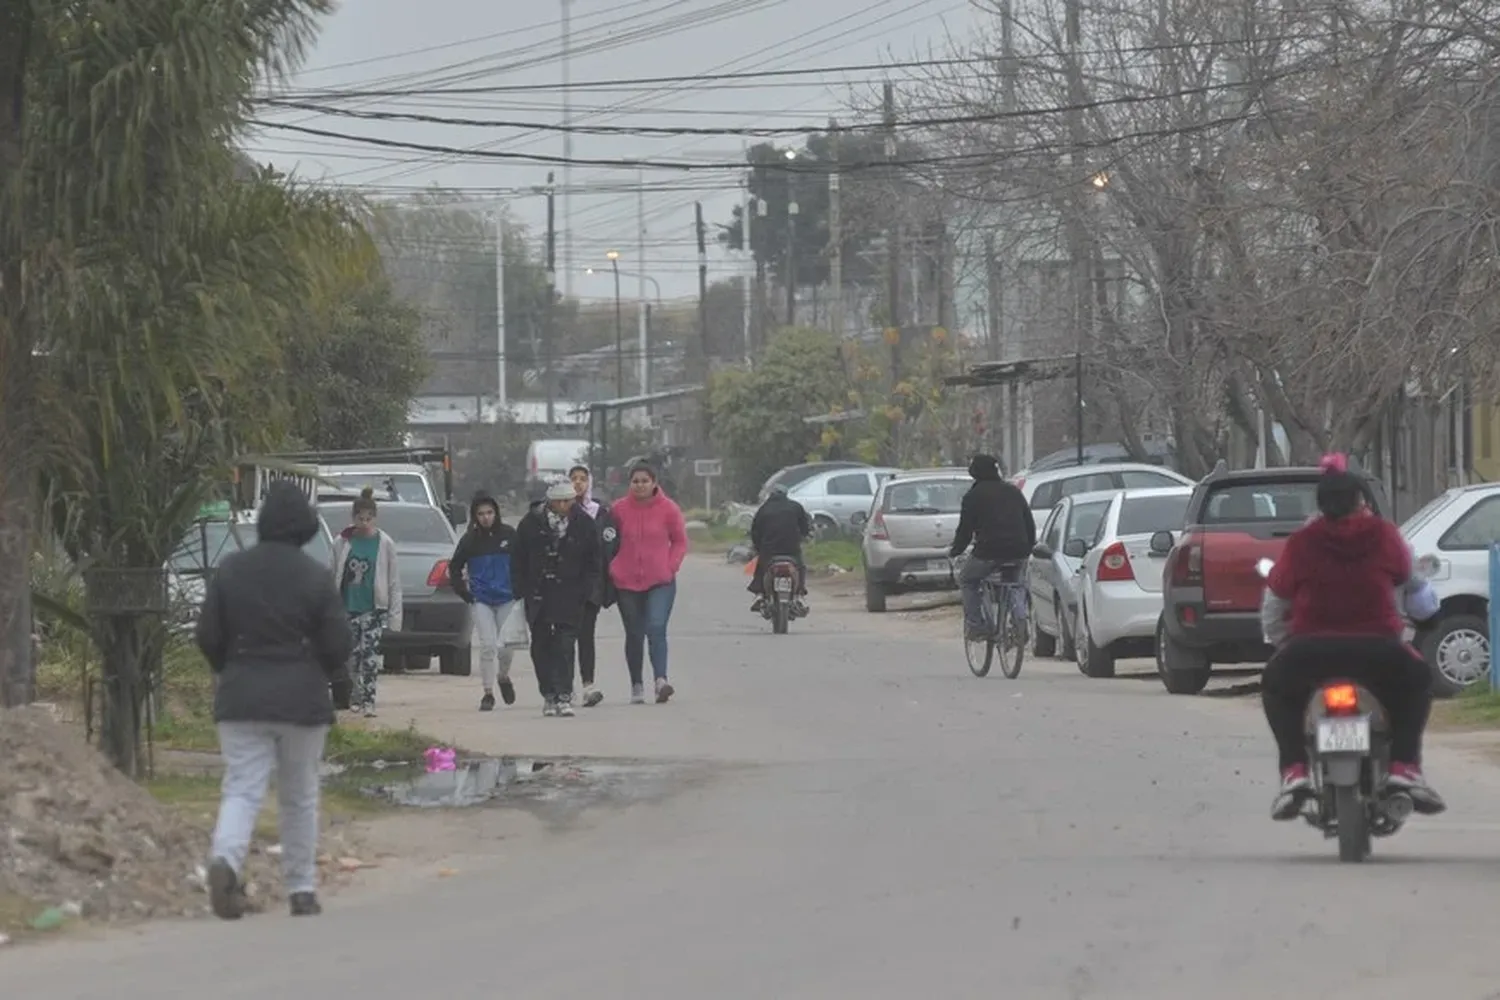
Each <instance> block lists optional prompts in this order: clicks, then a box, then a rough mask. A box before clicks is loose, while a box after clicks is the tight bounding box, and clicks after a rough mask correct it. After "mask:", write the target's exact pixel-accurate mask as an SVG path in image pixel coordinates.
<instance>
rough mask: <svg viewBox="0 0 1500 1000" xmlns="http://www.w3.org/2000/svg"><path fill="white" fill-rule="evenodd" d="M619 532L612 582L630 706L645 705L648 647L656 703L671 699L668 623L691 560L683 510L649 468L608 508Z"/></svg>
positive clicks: (634, 475) (633, 476)
mask: <svg viewBox="0 0 1500 1000" xmlns="http://www.w3.org/2000/svg"><path fill="white" fill-rule="evenodd" d="M610 514H611V516H612V517H613V518H614V527H615V529H616V530H617V531H618V532H619V539H618V542H617V545H618V549H617V550H616V552H615V557H614V558H613V559H612V560H610V563H609V576H610V579H611V580H612V581H614V585H615V589H616V590H617V591H619V602H620V620H621V621H622V622H624V624H625V665H626V666H627V667H629V668H630V701H631V703H632V704H635V705H642V704H645V701H646V687H645V684H644V683H643V677H642V667H643V666H644V663H643V661H644V659H645V653H646V646H647V643H648V642H649V644H650V647H651V672H652V673H653V674H654V675H655V676H656V703H657V704H658V705H660V704H662V703H664V702H665V701H666V700H667V699H668V698H670V697H672V694H673V690H672V685H671V684H669V683H667V620H668V619H669V618H671V617H672V605H673V603H675V602H676V600H677V571H678V570H680V569H682V560H683V559H685V558H686V557H687V550H688V542H687V526H686V525H685V524H684V523H683V520H682V510H681V508H679V507H678V506H677V505H676V504H675V503H673V502H672V499H671V498H670V497H668V496H667V495H666V494H665V493H663V492H662V491H661V486H659V485H658V484H657V481H656V472H655V470H653V469H652V468H651V467H650V466H649V465H637V466H636V467H635V468H633V469H631V470H630V495H629V496H627V497H625V499H623V500H621V501H619V502H618V503H616V504H615V505H614V507H612V508H610Z"/></svg>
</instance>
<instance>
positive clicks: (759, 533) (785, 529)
mask: <svg viewBox="0 0 1500 1000" xmlns="http://www.w3.org/2000/svg"><path fill="white" fill-rule="evenodd" d="M812 527H813V526H812V518H810V517H808V516H807V508H806V507H803V506H802V505H801V504H800V503H798V502H797V501H795V500H793V499H792V498H791V497H789V496H787V492H786V487H785V486H783V485H782V484H781V483H776V484H775V485H773V486H772V487H771V495H770V496H768V497H766V502H765V503H763V504H761V505H760V509H759V510H757V511H756V512H755V518H754V519H753V520H752V521H751V522H750V546H751V547H752V548H753V549H755V559H756V571H755V572H754V573H751V574H750V585H749V586H748V587H747V588H746V589H747V590H749V591H750V593H752V594H755V595H756V598H755V603H754V604H752V605H751V606H750V610H751V611H759V610H760V609H761V608H762V607H763V606H764V605H765V603H766V597H765V572H764V571H765V568H766V567H767V566H769V565H770V564H771V560H772V559H775V558H776V557H777V556H789V557H791V558H792V559H795V560H797V594H798V599H799V601H800V599H801V597H802V596H804V595H806V594H807V564H806V563H804V562H803V561H802V539H804V538H807V537H808V536H809V535H811V534H812Z"/></svg>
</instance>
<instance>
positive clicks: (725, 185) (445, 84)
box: [249, 0, 978, 298]
mask: <svg viewBox="0 0 1500 1000" xmlns="http://www.w3.org/2000/svg"><path fill="white" fill-rule="evenodd" d="M562 2H563V0H536V2H534V3H520V2H518V0H503V2H496V0H426V2H413V0H344V3H343V6H342V8H341V9H340V10H339V11H338V12H337V13H336V14H335V15H333V16H332V17H331V18H329V19H327V21H326V22H325V24H324V25H323V30H322V34H321V36H320V38H319V40H318V44H317V48H316V49H315V51H313V53H312V54H311V56H310V58H309V60H308V62H307V64H306V66H305V67H304V68H303V70H302V71H301V72H299V73H298V75H297V76H296V77H295V79H294V80H292V81H291V83H290V85H289V87H288V88H287V89H289V90H291V91H293V92H296V97H297V99H299V100H306V101H307V102H309V103H315V104H319V105H323V106H336V107H339V108H343V109H353V110H356V111H358V112H360V113H363V114H368V113H377V114H379V113H391V112H395V113H400V114H418V115H433V116H440V117H446V118H466V119H477V120H481V121H484V122H486V123H491V122H495V121H504V122H512V123H538V124H550V125H557V124H560V123H561V122H562V120H563V96H562V91H561V89H560V88H559V87H558V84H560V82H561V80H562V78H563V60H562V58H561V52H562V44H561V24H560V21H561V16H562ZM570 10H571V22H572V28H571V36H572V50H573V55H572V58H571V60H570V61H569V70H568V72H569V74H570V78H571V79H572V80H573V82H574V86H573V88H572V89H571V90H570V91H569V94H570V98H571V103H572V111H573V121H574V123H575V125H579V126H584V125H591V126H608V127H616V128H617V127H620V126H626V127H629V126H635V127H653V128H655V127H668V128H676V127H683V126H686V127H692V128H708V129H716V128H754V127H771V128H777V127H787V128H790V127H798V126H820V125H822V124H824V123H826V121H827V119H828V117H829V116H830V115H838V114H843V115H845V116H847V110H846V109H847V107H848V102H849V94H850V91H851V89H856V90H860V91H868V90H869V89H870V88H872V87H876V86H878V82H879V79H880V74H879V73H877V72H871V71H868V70H858V71H852V72H838V73H830V74H828V75H824V76H800V77H797V76H793V77H782V78H778V79H769V80H766V79H761V80H744V79H740V80H718V81H715V80H700V81H695V82H691V83H673V84H641V83H628V82H620V83H610V84H608V85H601V82H602V81H631V80H639V79H641V78H651V77H665V76H675V77H698V76H705V75H712V74H716V73H717V74H723V73H743V72H747V71H763V70H788V69H804V68H819V67H836V66H855V65H862V64H869V63H879V62H889V61H891V60H893V59H898V60H899V59H909V58H912V57H919V58H920V57H921V56H923V55H925V54H926V53H927V51H928V49H929V47H944V46H946V44H947V43H946V41H945V38H946V37H947V36H949V35H952V36H957V37H960V38H961V37H962V36H964V35H966V34H967V32H968V30H969V25H970V18H971V10H970V5H969V3H968V0H571V3H570ZM972 16H978V15H972ZM585 84H589V85H591V86H583V85H585ZM439 88H442V89H453V88H470V89H476V88H477V89H485V88H490V89H489V90H488V92H482V93H468V94H463V95H457V94H444V95H433V94H431V93H426V94H406V95H401V96H366V97H361V98H358V99H354V98H352V97H351V96H348V95H347V93H339V92H347V91H359V90H375V89H380V90H385V91H391V90H398V91H400V90H404V91H414V90H426V91H429V92H430V91H431V90H433V89H439ZM498 88H510V89H498ZM516 88H524V89H516ZM319 90H324V91H332V92H334V93H332V94H328V95H317V96H312V95H309V94H308V93H306V92H309V91H319ZM265 117H266V118H267V120H270V121H276V122H283V123H295V124H298V125H301V126H304V127H307V128H313V129H320V130H325V131H331V132H339V133H344V134H347V135H355V136H365V137H375V138H380V139H385V140H394V141H397V142H403V143H417V144H422V145H434V146H444V147H455V148H457V149H461V150H474V151H479V152H480V153H481V154H482V153H483V152H486V151H488V152H491V153H504V154H515V153H526V154H536V155H542V156H562V155H563V152H564V136H563V135H562V134H561V133H559V132H556V131H550V132H546V131H544V132H537V131H527V130H525V129H524V128H517V127H497V126H494V125H492V124H486V125H484V126H483V127H471V126H459V125H452V124H438V123H428V122H411V121H392V120H371V119H356V118H350V117H346V116H344V115H330V114H327V113H319V112H312V111H307V110H297V111H289V110H284V111H280V112H278V113H275V114H267V115H266V116H265ZM756 141H758V140H755V139H742V138H740V137H738V136H712V135H710V136H651V137H642V136H635V135H618V134H616V135H574V137H573V139H572V156H573V157H574V158H577V159H594V160H610V161H618V160H622V159H650V160H655V161H669V162H684V161H692V162H695V163H703V164H717V165H721V169H714V170H703V171H692V172H689V171H683V170H668V169H647V170H644V171H642V172H640V173H639V174H638V171H637V170H636V169H635V168H633V167H632V168H628V169H620V168H618V167H609V166H604V165H575V166H574V167H573V168H572V184H573V186H574V188H575V190H576V191H577V193H575V194H574V195H573V197H572V206H571V222H572V225H571V229H572V233H573V248H572V257H573V266H572V268H571V285H572V293H573V294H574V295H577V296H579V297H584V298H607V297H609V296H610V295H612V294H613V286H612V284H611V283H610V279H609V278H608V277H606V276H605V275H604V274H596V275H592V276H590V275H587V274H585V273H584V270H585V268H587V267H588V266H590V265H598V266H601V267H603V268H605V269H606V270H607V268H608V264H607V262H606V260H605V253H606V251H607V250H609V249H612V248H617V249H618V250H619V251H620V253H621V267H622V269H623V270H625V271H627V273H633V272H636V271H638V270H644V271H645V273H647V274H649V275H650V276H651V277H652V278H654V279H656V280H657V281H658V282H659V283H660V286H661V292H662V295H663V296H664V297H666V298H673V297H677V296H686V295H693V294H696V290H697V270H696V269H697V261H696V249H695V246H694V243H693V202H694V201H695V200H701V201H702V202H703V207H704V217H705V221H706V222H708V223H709V227H710V228H709V240H710V257H711V261H710V280H713V279H714V278H718V277H724V276H727V275H731V274H737V273H739V271H738V270H737V268H739V266H740V265H739V264H737V263H736V262H734V261H733V260H731V259H729V256H728V255H725V254H721V253H716V252H714V251H713V249H712V242H713V238H714V230H713V228H712V224H713V223H714V222H717V221H727V219H728V217H729V212H730V210H731V209H732V207H733V206H734V205H735V204H737V203H738V201H739V198H740V194H739V192H738V185H739V182H740V179H741V177H742V176H743V170H741V169H736V165H737V164H739V163H741V162H743V145H744V144H745V143H747V142H748V143H754V142H756ZM776 141H777V142H779V143H782V144H786V145H797V144H800V142H801V140H800V138H798V137H796V136H788V137H786V138H784V139H777V140H776ZM249 150H250V152H251V153H252V154H253V155H255V156H257V158H259V159H262V160H264V161H267V162H270V163H273V164H275V165H276V166H278V167H280V168H283V169H288V170H295V171H296V172H297V173H298V174H299V175H301V176H302V177H304V178H308V179H318V180H328V181H333V182H337V183H341V184H347V185H351V186H358V187H361V188H363V189H366V190H367V191H368V192H370V193H373V194H379V195H397V194H401V193H403V192H409V191H413V190H417V189H421V188H425V187H430V186H432V185H434V184H436V185H442V186H445V187H452V188H462V189H466V190H469V191H472V192H473V194H474V197H475V198H476V199H497V198H504V199H506V200H507V201H508V202H509V204H510V206H511V210H512V212H513V213H514V214H515V216H516V217H517V218H518V219H520V220H521V221H523V222H524V223H526V224H527V225H528V227H529V228H530V229H531V231H532V233H533V235H534V236H535V237H536V238H537V239H538V240H540V238H541V235H542V233H543V232H544V229H545V224H546V212H545V199H544V198H543V197H542V196H541V195H539V194H532V193H529V192H530V189H531V188H533V187H534V186H540V185H543V184H545V182H546V176H547V172H548V171H549V170H552V171H555V172H556V176H557V182H558V184H559V185H561V183H562V180H563V172H564V168H563V167H562V166H561V165H549V164H546V163H527V162H518V161H516V160H513V159H500V158H483V157H482V155H472V154H471V155H462V154H460V155H453V154H434V153H431V152H423V151H413V150H405V149H391V148H381V147H378V146H374V145H369V144H365V143H361V142H351V141H348V140H344V139H335V138H328V137H321V136H307V135H301V134H296V133H293V132H287V131H282V130H275V129H266V130H264V131H262V132H260V133H259V134H258V135H256V136H255V137H254V139H253V141H252V142H251V144H250V147H249ZM638 176H644V180H645V188H646V192H647V193H646V195H645V228H646V248H645V264H644V268H642V267H640V266H639V262H640V255H639V253H638V250H637V231H638V227H637V196H636V193H635V188H636V185H637V178H638ZM557 205H558V207H557V225H558V228H559V232H561V230H562V229H563V215H564V212H563V198H562V196H561V195H559V196H558V200H557ZM557 245H558V272H559V273H558V285H559V286H560V287H565V286H566V285H567V284H568V278H569V276H568V274H567V273H565V271H566V270H567V269H565V267H564V261H563V252H564V241H563V238H562V236H561V235H559V237H558V244H557ZM635 287H636V282H635V280H634V279H633V278H629V277H627V279H626V294H627V295H632V294H634V291H635ZM648 294H654V291H651V290H650V289H649V286H648Z"/></svg>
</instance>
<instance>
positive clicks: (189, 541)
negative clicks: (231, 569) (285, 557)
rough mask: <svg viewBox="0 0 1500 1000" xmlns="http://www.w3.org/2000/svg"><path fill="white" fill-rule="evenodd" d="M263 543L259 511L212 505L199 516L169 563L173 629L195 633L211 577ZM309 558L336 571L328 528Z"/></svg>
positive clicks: (310, 548)
mask: <svg viewBox="0 0 1500 1000" xmlns="http://www.w3.org/2000/svg"><path fill="white" fill-rule="evenodd" d="M259 541H260V536H259V535H258V534H257V533H256V528H255V511H238V512H235V511H231V509H230V506H229V504H227V503H224V504H212V505H209V506H208V507H205V508H204V509H203V510H202V511H200V512H199V517H198V519H197V520H196V521H194V522H193V526H192V527H191V528H189V529H188V530H187V532H186V533H185V534H184V535H183V536H182V541H180V542H179V543H178V544H177V548H176V549H174V550H173V551H172V555H171V556H170V557H169V558H168V559H167V565H166V572H167V598H168V601H169V602H170V606H171V615H170V620H169V627H170V628H172V629H173V630H174V631H185V630H189V629H191V628H192V627H193V626H194V625H195V624H196V623H197V621H198V613H199V611H200V610H201V609H202V607H203V597H204V594H205V593H206V590H207V581H208V577H209V575H210V574H212V573H213V572H214V570H216V569H218V568H219V563H221V562H222V561H223V560H224V557H225V556H226V555H228V554H229V553H231V552H238V551H239V550H241V549H248V548H251V547H253V546H254V545H255V544H256V543H257V542H259ZM304 550H305V551H306V552H307V554H308V555H310V556H312V557H313V558H314V559H317V560H318V561H319V562H321V563H323V565H325V566H328V567H330V569H331V568H332V565H333V539H332V537H331V536H330V535H329V533H328V529H327V527H326V526H323V527H322V530H320V531H319V532H318V534H316V535H315V536H313V539H312V541H310V542H308V543H307V545H306V546H305V547H304Z"/></svg>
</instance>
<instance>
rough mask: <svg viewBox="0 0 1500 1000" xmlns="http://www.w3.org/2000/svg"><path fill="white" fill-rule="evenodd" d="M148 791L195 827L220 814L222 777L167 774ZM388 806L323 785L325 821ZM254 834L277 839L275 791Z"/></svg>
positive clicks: (358, 815) (151, 783) (351, 790)
mask: <svg viewBox="0 0 1500 1000" xmlns="http://www.w3.org/2000/svg"><path fill="white" fill-rule="evenodd" d="M146 790H147V791H148V792H150V793H151V795H152V797H153V798H155V799H156V800H157V801H158V802H160V803H161V804H162V805H164V806H166V807H167V808H169V809H171V810H172V811H173V812H175V813H177V814H178V815H180V816H182V817H183V818H185V819H186V820H188V821H189V822H191V823H193V824H194V825H195V826H199V827H203V828H208V827H212V826H213V824H214V819H215V817H217V816H218V813H219V779H218V777H216V776H214V775H210V774H167V775H161V776H159V777H156V778H152V779H151V780H150V781H147V782H146ZM386 808H387V805H386V804H385V803H384V802H382V801H380V800H378V799H375V798H372V797H371V796H367V795H361V794H360V793H359V791H358V790H357V789H354V788H341V787H339V786H338V785H324V786H323V798H322V814H323V820H324V822H325V823H344V822H348V821H349V820H355V819H361V818H364V817H368V816H373V815H375V814H377V813H379V812H381V811H383V810H385V809H386ZM255 835H256V836H257V837H259V838H261V839H262V840H269V841H275V840H276V839H277V837H278V833H277V830H276V794H275V792H274V790H273V791H272V792H271V793H269V794H267V795H266V801H265V805H264V806H262V808H261V811H260V816H259V817H257V818H256V821H255Z"/></svg>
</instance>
